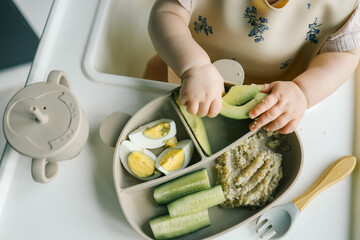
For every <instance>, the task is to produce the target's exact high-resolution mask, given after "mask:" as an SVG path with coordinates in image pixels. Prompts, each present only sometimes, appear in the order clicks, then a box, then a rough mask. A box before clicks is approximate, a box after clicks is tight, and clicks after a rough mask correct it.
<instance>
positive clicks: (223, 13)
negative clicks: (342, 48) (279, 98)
mask: <svg viewBox="0 0 360 240" xmlns="http://www.w3.org/2000/svg"><path fill="white" fill-rule="evenodd" d="M282 3H283V4H278V5H277V6H280V8H275V7H274V6H271V5H270V4H269V3H268V2H267V1H266V0H193V4H192V16H191V21H190V24H189V27H190V29H191V32H192V35H193V37H194V39H195V40H196V41H197V42H198V43H199V44H200V46H201V47H203V48H204V49H205V51H206V52H207V53H208V54H209V56H210V58H211V60H212V61H213V62H214V61H216V60H218V59H224V58H225V59H234V60H236V61H238V62H239V63H240V64H241V65H242V66H243V68H244V70H245V83H253V82H255V83H256V82H257V83H260V82H271V81H274V80H292V79H293V78H294V77H295V76H297V75H299V74H300V73H302V72H303V71H305V70H306V68H307V67H308V66H309V64H310V62H311V61H312V59H313V58H314V57H315V56H316V54H318V52H319V50H320V48H321V46H322V45H323V43H324V42H325V41H326V39H327V38H328V37H329V35H330V34H332V33H334V32H335V31H336V30H337V29H338V28H339V27H341V26H342V25H343V24H344V23H345V22H346V20H347V19H348V17H349V16H350V15H351V13H352V11H353V10H354V8H355V6H356V4H357V0H293V1H282ZM281 5H283V6H281ZM225 80H226V79H225Z"/></svg>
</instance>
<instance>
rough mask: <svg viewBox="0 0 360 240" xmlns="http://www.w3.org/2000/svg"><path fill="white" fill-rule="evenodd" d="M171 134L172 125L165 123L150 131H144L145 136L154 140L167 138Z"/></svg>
mask: <svg viewBox="0 0 360 240" xmlns="http://www.w3.org/2000/svg"><path fill="white" fill-rule="evenodd" d="M169 132H170V123H168V122H164V123H159V124H157V125H155V126H153V127H151V128H149V129H146V130H145V131H143V134H144V135H145V137H148V138H152V139H158V138H162V137H164V136H166V135H167V134H168V133H169Z"/></svg>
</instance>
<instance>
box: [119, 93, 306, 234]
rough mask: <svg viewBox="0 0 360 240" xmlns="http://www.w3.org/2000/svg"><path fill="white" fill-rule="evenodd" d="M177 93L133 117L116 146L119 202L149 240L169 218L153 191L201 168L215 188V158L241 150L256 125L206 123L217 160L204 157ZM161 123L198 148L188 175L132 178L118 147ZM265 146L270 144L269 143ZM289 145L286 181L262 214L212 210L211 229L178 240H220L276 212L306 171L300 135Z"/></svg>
mask: <svg viewBox="0 0 360 240" xmlns="http://www.w3.org/2000/svg"><path fill="white" fill-rule="evenodd" d="M177 90H178V89H175V90H173V91H177ZM173 91H171V92H169V93H166V94H164V95H162V96H160V97H158V98H156V99H154V100H153V101H151V102H150V103H148V104H147V105H145V106H144V107H143V108H141V109H140V110H139V111H138V112H137V113H135V115H134V116H132V117H131V118H130V120H129V121H128V122H127V124H126V125H125V127H124V128H123V130H122V132H121V134H120V136H119V138H118V141H117V144H116V146H115V152H114V158H113V175H114V181H115V188H116V192H117V195H118V199H119V202H120V205H121V207H122V210H123V212H124V214H125V216H126V218H127V220H128V222H129V223H130V225H131V226H132V227H133V228H134V229H135V231H136V232H138V233H139V234H140V235H141V236H142V237H143V238H145V239H153V238H154V237H153V234H152V232H151V229H150V225H149V220H150V219H151V218H153V217H156V216H159V215H163V214H166V213H167V208H166V205H165V206H160V205H158V204H157V203H156V202H155V200H154V198H153V191H154V188H155V187H156V186H158V185H160V184H162V183H165V182H167V181H170V180H172V179H174V178H177V177H179V176H182V175H184V174H187V173H190V172H193V171H195V170H198V169H201V168H206V169H207V172H208V174H209V178H210V183H211V186H214V185H215V184H216V177H217V176H216V170H215V164H216V158H217V157H218V156H220V155H221V154H222V153H224V152H225V151H227V150H228V149H229V148H230V147H232V146H236V145H238V144H239V142H240V141H241V140H242V139H244V138H246V137H248V136H250V135H252V134H253V133H251V132H249V124H250V122H251V121H252V120H249V119H247V120H234V119H229V118H225V117H222V116H220V115H219V116H217V117H215V118H207V117H204V118H203V120H204V123H205V127H206V131H207V134H208V138H209V141H210V145H211V147H212V151H213V155H211V156H206V155H205V154H204V153H203V152H202V150H201V148H200V146H199V144H198V143H197V141H196V139H195V137H194V135H193V134H192V132H191V129H190V128H189V127H188V125H187V123H186V121H185V119H184V118H183V116H182V115H181V112H180V111H179V109H178V107H177V105H176V103H175V102H174V100H173V98H172V93H173ZM161 118H169V119H172V120H174V121H175V123H176V128H177V135H176V136H177V138H178V141H181V140H184V139H191V140H192V141H193V142H194V145H195V148H194V154H193V157H192V159H191V161H190V163H189V165H188V166H187V167H186V168H185V169H182V170H180V171H177V172H174V173H173V174H170V175H167V176H165V175H164V176H161V177H159V178H157V179H154V180H151V181H147V182H144V181H141V180H139V179H137V178H135V177H133V176H132V175H131V174H130V173H128V172H127V171H126V169H125V168H124V167H123V166H122V164H121V161H120V154H119V148H120V144H121V142H122V141H123V140H128V135H129V133H130V132H132V131H133V130H135V129H137V128H138V127H139V126H142V125H145V124H147V123H149V122H152V121H155V120H158V119H161ZM264 135H266V134H264ZM264 141H266V137H265V138H264ZM288 141H289V144H290V150H289V151H287V152H281V151H278V152H279V153H281V154H282V155H283V163H282V165H283V179H282V180H281V182H280V185H279V187H278V189H277V190H276V192H275V196H274V200H273V201H272V202H270V203H269V204H267V205H266V206H264V207H262V208H259V209H250V208H242V207H240V208H222V207H220V206H215V207H212V208H210V209H209V215H210V221H211V226H210V227H207V228H205V229H201V230H199V231H196V232H194V233H191V234H189V235H185V236H183V237H180V238H179V239H187V240H188V239H204V238H213V237H216V236H219V235H221V234H224V233H225V232H227V231H229V230H231V229H233V228H235V227H238V226H240V225H241V224H243V223H245V222H247V221H250V220H251V219H253V218H255V217H257V216H259V215H260V214H262V213H263V212H264V211H266V209H268V208H270V207H271V206H273V205H274V204H275V203H276V202H277V201H278V200H279V198H280V197H281V196H283V195H284V194H285V193H286V192H287V191H288V190H289V189H290V188H291V186H292V185H293V184H294V182H295V181H296V179H297V177H298V175H299V173H300V170H301V167H302V161H303V150H302V145H301V141H300V139H299V136H298V134H297V133H296V132H294V133H292V134H289V135H288ZM161 150H162V149H155V150H152V151H153V152H154V153H155V155H158V154H159V153H160V152H161Z"/></svg>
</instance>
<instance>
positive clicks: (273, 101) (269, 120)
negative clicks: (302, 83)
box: [249, 81, 308, 134]
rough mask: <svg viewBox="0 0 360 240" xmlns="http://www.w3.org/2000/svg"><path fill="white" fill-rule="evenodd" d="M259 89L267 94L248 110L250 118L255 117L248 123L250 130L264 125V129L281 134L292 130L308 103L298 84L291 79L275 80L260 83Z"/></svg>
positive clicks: (297, 123)
mask: <svg viewBox="0 0 360 240" xmlns="http://www.w3.org/2000/svg"><path fill="white" fill-rule="evenodd" d="M261 91H262V92H264V93H267V94H269V95H268V96H266V97H265V98H264V100H263V101H262V102H260V103H259V104H257V105H256V106H255V107H254V108H253V109H252V110H251V111H250V112H249V116H250V118H252V119H255V118H257V119H256V120H255V121H254V122H253V123H252V124H250V130H251V131H255V130H257V129H259V128H261V127H264V129H265V130H266V131H277V132H279V133H281V134H288V133H291V132H293V131H294V130H295V129H296V127H297V126H298V125H299V123H300V120H301V119H302V117H303V116H304V113H305V110H306V108H307V105H308V102H307V99H306V97H305V95H304V94H303V92H302V91H301V89H300V88H299V87H298V85H297V84H296V83H294V82H291V81H277V82H272V83H270V84H264V85H261Z"/></svg>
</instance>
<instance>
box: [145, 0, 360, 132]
mask: <svg viewBox="0 0 360 240" xmlns="http://www.w3.org/2000/svg"><path fill="white" fill-rule="evenodd" d="M148 28H149V34H150V38H151V40H152V42H153V45H154V47H155V49H156V51H157V52H158V55H159V56H160V57H159V56H156V57H154V58H153V60H152V63H156V64H155V67H156V66H158V67H160V66H163V67H164V66H166V65H168V66H169V67H170V68H171V69H172V70H173V71H174V72H175V73H176V75H177V76H179V77H180V78H181V79H182V85H181V89H180V96H179V102H180V104H182V105H186V106H187V111H188V112H189V113H191V114H197V115H199V116H201V117H203V116H206V115H207V116H208V117H215V116H216V115H217V114H218V113H219V112H220V110H221V106H222V102H221V97H222V94H223V92H224V79H223V78H222V77H221V75H220V73H219V72H218V70H217V69H216V68H215V66H214V65H213V64H212V62H214V61H216V60H218V59H234V60H236V61H238V62H239V63H240V64H241V65H242V66H243V68H244V70H245V82H244V84H252V83H255V84H260V86H261V91H262V92H265V93H267V94H268V96H267V97H265V98H264V101H262V102H260V103H259V104H258V105H257V106H255V107H254V108H253V109H252V110H251V111H250V113H249V116H250V118H252V119H255V120H254V121H253V123H251V125H250V130H252V131H255V130H257V129H259V128H261V127H264V129H265V130H268V131H277V132H279V133H282V134H287V133H291V132H293V131H294V130H295V129H296V127H297V126H298V124H299V123H300V120H301V119H302V117H303V115H304V113H305V110H306V109H307V108H310V107H311V106H314V105H315V104H317V103H319V102H320V101H322V100H323V99H325V98H326V97H327V96H329V95H330V94H331V93H332V92H334V91H335V90H336V89H337V88H338V87H339V86H340V85H342V83H344V82H345V81H346V80H347V79H348V78H349V77H350V76H351V74H352V73H353V71H354V70H355V68H356V66H357V65H358V61H359V56H360V9H359V7H358V2H357V0H306V1H305V0H296V1H288V0H278V1H276V0H246V1H244V0H198V1H195V0H194V1H191V0H178V1H177V0H157V1H156V3H155V4H154V6H153V8H152V10H151V13H150V19H149V26H148ZM163 61H164V62H165V63H166V64H165V63H164V62H163ZM148 66H151V64H149V65H148ZM153 70H155V69H153ZM156 71H159V72H161V71H160V68H158V69H156ZM162 72H164V71H162ZM162 76H164V74H163V75H162ZM225 80H226V79H225Z"/></svg>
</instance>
